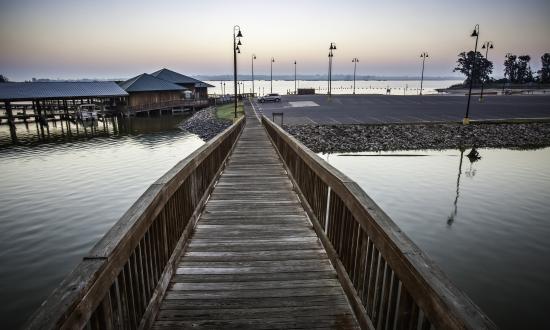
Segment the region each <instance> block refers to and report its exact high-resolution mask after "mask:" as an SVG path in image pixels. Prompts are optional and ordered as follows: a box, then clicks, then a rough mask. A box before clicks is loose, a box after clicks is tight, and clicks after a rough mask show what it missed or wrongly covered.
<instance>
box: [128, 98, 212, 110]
mask: <svg viewBox="0 0 550 330" xmlns="http://www.w3.org/2000/svg"><path fill="white" fill-rule="evenodd" d="M199 105H208V100H204V99H197V100H189V99H181V100H170V101H162V102H156V103H146V104H139V105H130V106H127V107H126V109H127V111H130V112H136V111H150V110H157V109H162V108H170V107H180V106H199Z"/></svg>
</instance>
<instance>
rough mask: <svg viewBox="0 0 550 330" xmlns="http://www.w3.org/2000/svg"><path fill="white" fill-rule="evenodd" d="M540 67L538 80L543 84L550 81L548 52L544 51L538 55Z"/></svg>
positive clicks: (549, 54)
mask: <svg viewBox="0 0 550 330" xmlns="http://www.w3.org/2000/svg"><path fill="white" fill-rule="evenodd" d="M540 61H541V62H542V68H541V69H540V70H539V71H538V74H539V82H541V83H543V84H548V83H550V53H545V54H544V55H542V56H541V57H540Z"/></svg>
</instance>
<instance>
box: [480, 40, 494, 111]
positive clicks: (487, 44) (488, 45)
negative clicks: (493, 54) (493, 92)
mask: <svg viewBox="0 0 550 330" xmlns="http://www.w3.org/2000/svg"><path fill="white" fill-rule="evenodd" d="M493 48H494V46H493V42H492V41H487V42H485V43H484V44H483V46H481V49H485V59H486V60H487V61H488V60H489V59H488V58H487V55H489V49H493ZM479 102H483V80H481V93H480V94H479Z"/></svg>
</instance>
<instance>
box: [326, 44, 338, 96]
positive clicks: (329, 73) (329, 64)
mask: <svg viewBox="0 0 550 330" xmlns="http://www.w3.org/2000/svg"><path fill="white" fill-rule="evenodd" d="M334 50H336V44H335V43H334V42H331V43H330V47H329V48H328V89H327V94H328V96H329V97H330V96H331V94H332V58H333V57H334V53H333V51H334Z"/></svg>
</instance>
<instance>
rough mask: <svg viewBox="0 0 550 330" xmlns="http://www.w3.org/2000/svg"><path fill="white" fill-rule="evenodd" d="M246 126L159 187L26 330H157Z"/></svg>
mask: <svg viewBox="0 0 550 330" xmlns="http://www.w3.org/2000/svg"><path fill="white" fill-rule="evenodd" d="M244 124H245V119H244V118H241V119H240V120H239V121H237V122H236V123H235V124H233V125H232V126H231V127H229V128H227V129H226V130H225V131H224V132H223V133H221V134H220V135H218V136H217V137H215V138H214V139H212V140H211V141H209V142H207V143H206V144H205V145H203V146H202V147H200V148H199V149H198V150H196V151H195V152H193V153H192V154H191V155H189V156H188V157H187V158H185V159H184V160H182V161H181V162H179V163H178V164H177V165H176V166H174V167H173V168H172V169H171V170H170V171H168V172H167V173H166V174H165V175H164V176H162V177H161V178H160V179H159V180H157V181H156V182H155V183H154V184H152V185H151V186H150V187H149V189H147V190H146V191H145V193H143V195H141V197H140V198H139V199H138V200H137V201H136V202H135V203H134V205H132V207H130V209H129V210H128V211H127V212H126V213H125V214H124V215H123V216H122V217H121V218H120V220H118V222H117V223H116V224H115V225H114V226H113V227H112V228H111V230H110V231H109V232H108V233H107V234H106V235H105V236H104V237H103V238H102V239H101V240H100V241H99V242H98V243H97V244H96V245H95V247H93V248H92V250H91V251H90V252H89V253H88V254H87V255H86V257H84V259H83V260H82V262H81V263H80V264H79V265H78V266H77V267H76V269H74V270H73V271H72V272H71V273H70V274H69V275H68V276H67V277H66V278H65V279H64V280H63V282H62V283H61V284H60V285H59V287H58V288H57V289H55V291H54V292H53V293H52V295H51V296H50V297H49V298H48V299H47V300H46V301H45V302H44V303H43V304H42V306H41V307H40V308H39V310H38V311H37V312H36V313H35V314H34V315H33V316H32V317H31V319H30V320H29V322H28V324H27V326H26V328H28V329H60V328H61V329H81V328H88V329H118V328H122V329H146V328H149V327H150V324H151V322H152V321H154V317H155V313H156V312H157V310H158V306H159V304H160V301H161V299H162V297H163V295H164V292H165V291H166V288H167V286H168V284H169V281H170V279H171V277H172V275H173V273H174V271H175V267H176V263H177V260H178V259H179V257H180V255H181V254H182V252H183V250H184V248H185V246H186V242H187V239H188V237H189V234H190V233H191V231H192V229H193V227H194V225H195V223H196V221H197V219H198V217H199V215H200V212H201V210H202V208H203V206H204V204H205V202H206V200H207V198H208V196H209V194H210V192H211V190H212V188H213V186H214V183H215V181H216V179H217V178H218V177H219V174H220V173H221V171H222V169H223V167H224V165H225V162H226V160H227V158H228V156H229V155H230V154H231V151H232V149H233V148H234V146H235V143H236V141H237V140H238V138H239V135H240V134H241V132H242V129H243V127H244Z"/></svg>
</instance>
